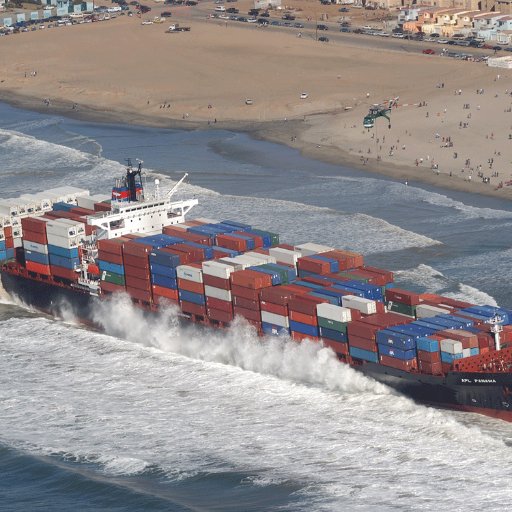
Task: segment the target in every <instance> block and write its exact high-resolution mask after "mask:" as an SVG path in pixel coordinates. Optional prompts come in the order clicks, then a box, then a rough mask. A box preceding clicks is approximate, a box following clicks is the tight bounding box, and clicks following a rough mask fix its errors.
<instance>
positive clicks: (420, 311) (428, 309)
mask: <svg viewBox="0 0 512 512" xmlns="http://www.w3.org/2000/svg"><path fill="white" fill-rule="evenodd" d="M450 311H451V310H450V309H444V308H440V307H437V306H431V305H430V304H419V305H418V306H416V317H417V318H429V317H431V316H436V315H441V314H446V313H450Z"/></svg>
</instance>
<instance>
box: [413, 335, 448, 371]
mask: <svg viewBox="0 0 512 512" xmlns="http://www.w3.org/2000/svg"><path fill="white" fill-rule="evenodd" d="M416 349H417V354H418V369H419V370H420V372H422V373H428V374H430V375H439V374H441V373H442V372H443V368H442V365H441V352H440V348H439V341H438V340H437V339H435V338H433V337H420V338H418V339H417V340H416Z"/></svg>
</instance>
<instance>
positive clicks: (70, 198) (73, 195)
mask: <svg viewBox="0 0 512 512" xmlns="http://www.w3.org/2000/svg"><path fill="white" fill-rule="evenodd" d="M45 194H46V195H48V196H50V197H52V198H54V199H53V201H54V202H55V203H73V204H76V199H77V197H84V196H88V195H90V194H89V191H88V190H85V189H83V188H77V187H67V186H65V187H57V188H51V189H50V190H46V191H45Z"/></svg>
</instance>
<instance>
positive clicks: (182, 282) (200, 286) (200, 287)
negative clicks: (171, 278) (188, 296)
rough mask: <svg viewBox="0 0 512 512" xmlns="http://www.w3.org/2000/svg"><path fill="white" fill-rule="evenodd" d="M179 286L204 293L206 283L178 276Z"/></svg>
mask: <svg viewBox="0 0 512 512" xmlns="http://www.w3.org/2000/svg"><path fill="white" fill-rule="evenodd" d="M178 288H179V289H180V290H185V291H187V292H193V293H200V294H202V295H204V283H194V282H193V281H188V280H187V279H180V278H179V277H178Z"/></svg>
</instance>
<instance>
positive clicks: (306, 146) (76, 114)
mask: <svg viewBox="0 0 512 512" xmlns="http://www.w3.org/2000/svg"><path fill="white" fill-rule="evenodd" d="M0 101H2V102H4V103H6V104H8V105H10V106H12V107H15V108H20V109H24V110H30V111H34V112H38V113H41V114H43V113H45V112H46V113H49V114H52V115H60V116H63V117H68V118H72V119H77V120H80V121H89V122H95V123H105V124H109V123H111V124H129V125H133V126H137V125H138V126H146V127H151V128H167V129H170V130H184V131H191V130H227V131H233V132H241V133H246V134H248V135H249V136H251V137H253V138H254V139H256V140H264V141H268V142H273V143H277V144H282V145H284V146H287V147H289V148H292V149H296V150H298V151H299V152H300V153H301V155H303V156H305V157H307V158H311V159H313V160H318V161H322V162H325V163H329V164H333V165H340V166H343V167H350V168H351V169H354V170H358V171H363V172H367V173H370V174H375V175H376V176H386V177H388V178H391V179H393V180H395V181H402V182H404V183H408V184H410V185H413V184H415V183H419V184H427V185H432V186H435V187H438V188H441V189H447V190H454V191H458V192H465V193H473V194H479V195H485V196H489V197H495V198H499V199H512V190H511V189H508V188H501V189H498V190H495V189H494V186H493V185H491V184H483V183H479V182H467V181H464V180H462V179H460V178H458V177H457V176H449V175H448V174H446V173H440V174H435V173H434V172H432V171H430V170H426V169H425V168H420V169H418V168H416V167H414V166H407V165H400V164H394V163H389V162H383V161H380V162H378V161H377V160H376V159H375V158H368V159H367V162H366V163H365V164H363V163H362V161H361V157H360V156H358V155H356V154H354V153H351V152H350V151H348V150H346V149H342V148H340V147H337V146H334V145H325V144H315V143H313V142H310V141H308V140H305V139H304V133H305V132H306V131H307V130H308V129H309V128H310V126H311V118H316V120H320V121H322V120H323V119H325V118H331V117H333V116H334V115H335V114H334V113H333V112H325V113H319V114H313V115H310V116H305V119H304V117H302V118H301V119H289V120H287V121H276V120H274V121H242V120H240V121H235V120H233V121H218V122H217V123H216V124H215V125H212V124H208V123H207V122H206V121H203V122H200V121H188V120H182V119H172V118H171V119H169V118H168V119H162V118H159V117H153V116H147V115H141V114H138V113H136V112H124V111H119V110H115V109H112V110H110V111H106V110H104V109H95V108H90V107H83V106H80V109H79V110H73V109H72V103H71V102H69V101H66V100H62V99H59V100H52V102H51V105H50V106H44V105H43V104H42V103H41V100H40V99H39V98H35V97H30V96H25V95H22V94H17V93H13V92H9V91H5V90H4V91H2V92H1V93H0ZM292 139H293V140H292Z"/></svg>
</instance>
